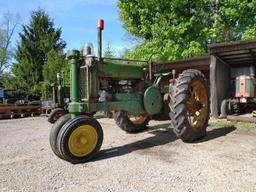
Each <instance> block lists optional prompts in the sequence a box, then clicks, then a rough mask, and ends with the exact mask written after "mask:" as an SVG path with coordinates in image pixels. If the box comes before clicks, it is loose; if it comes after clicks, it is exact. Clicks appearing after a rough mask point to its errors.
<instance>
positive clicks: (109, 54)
mask: <svg viewBox="0 0 256 192" xmlns="http://www.w3.org/2000/svg"><path fill="white" fill-rule="evenodd" d="M103 55H104V57H106V58H113V57H114V53H113V51H112V48H111V45H110V42H109V41H108V43H107V47H106V48H105V50H104V54H103Z"/></svg>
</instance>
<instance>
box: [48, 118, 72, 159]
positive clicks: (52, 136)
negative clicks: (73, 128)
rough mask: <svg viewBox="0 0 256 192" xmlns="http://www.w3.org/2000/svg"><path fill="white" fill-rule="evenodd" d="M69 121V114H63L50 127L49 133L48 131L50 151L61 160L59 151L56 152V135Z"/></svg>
mask: <svg viewBox="0 0 256 192" xmlns="http://www.w3.org/2000/svg"><path fill="white" fill-rule="evenodd" d="M70 119H71V116H70V114H65V115H63V116H61V117H60V118H59V119H58V120H57V121H56V122H55V123H54V124H53V126H52V128H51V131H50V136H49V141H50V146H51V148H52V151H53V152H54V154H55V155H57V156H58V157H59V158H61V159H63V157H62V155H61V153H60V151H59V150H58V147H57V137H58V134H59V132H60V130H61V128H62V127H63V125H64V124H65V123H66V122H68V121H69V120H70Z"/></svg>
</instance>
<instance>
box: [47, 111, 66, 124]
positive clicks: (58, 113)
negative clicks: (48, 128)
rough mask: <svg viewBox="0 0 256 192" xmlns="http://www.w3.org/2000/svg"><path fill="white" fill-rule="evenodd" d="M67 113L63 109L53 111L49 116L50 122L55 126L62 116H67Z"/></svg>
mask: <svg viewBox="0 0 256 192" xmlns="http://www.w3.org/2000/svg"><path fill="white" fill-rule="evenodd" d="M66 113H67V112H66V111H65V110H64V109H62V108H56V109H53V110H52V111H51V113H50V115H49V116H48V122H49V123H51V124H53V123H55V122H56V121H57V120H58V119H59V118H60V117H61V116H63V115H65V114H66Z"/></svg>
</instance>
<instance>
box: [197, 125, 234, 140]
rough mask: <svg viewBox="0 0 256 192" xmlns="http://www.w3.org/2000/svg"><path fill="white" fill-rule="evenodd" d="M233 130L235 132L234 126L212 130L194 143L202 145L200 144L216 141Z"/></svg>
mask: <svg viewBox="0 0 256 192" xmlns="http://www.w3.org/2000/svg"><path fill="white" fill-rule="evenodd" d="M234 130H236V127H235V126H228V127H220V128H215V129H212V130H210V131H207V132H206V135H205V137H204V138H202V139H200V140H199V141H197V142H196V143H202V142H206V141H209V140H213V139H216V138H218V137H222V136H226V135H227V134H229V133H231V132H233V131H234Z"/></svg>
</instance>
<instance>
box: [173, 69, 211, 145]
mask: <svg viewBox="0 0 256 192" xmlns="http://www.w3.org/2000/svg"><path fill="white" fill-rule="evenodd" d="M173 86H174V88H173V91H172V92H171V93H170V97H171V99H170V103H169V108H170V113H169V115H170V118H171V121H172V125H173V127H174V129H173V130H174V133H175V134H176V135H177V137H179V138H181V139H182V140H183V141H185V142H192V141H195V140H197V139H200V138H202V137H203V136H204V135H205V133H206V127H207V125H208V120H209V92H208V88H207V83H206V80H205V77H204V75H203V74H202V73H201V72H200V71H198V70H193V69H189V70H185V71H184V72H183V73H181V74H180V75H179V77H178V78H177V79H176V81H175V84H174V85H173Z"/></svg>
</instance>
